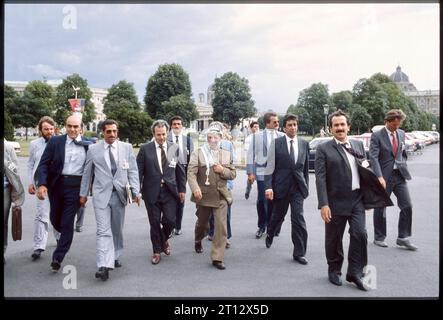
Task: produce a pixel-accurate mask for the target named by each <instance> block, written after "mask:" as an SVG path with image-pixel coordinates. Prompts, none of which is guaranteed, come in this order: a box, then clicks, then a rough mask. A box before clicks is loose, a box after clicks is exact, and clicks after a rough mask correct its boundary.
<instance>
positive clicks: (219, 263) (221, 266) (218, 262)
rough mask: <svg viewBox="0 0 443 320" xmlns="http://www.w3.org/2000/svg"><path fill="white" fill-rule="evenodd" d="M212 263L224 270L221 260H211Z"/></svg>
mask: <svg viewBox="0 0 443 320" xmlns="http://www.w3.org/2000/svg"><path fill="white" fill-rule="evenodd" d="M212 265H213V266H214V267H216V268H217V269H219V270H225V269H226V267H225V264H224V263H223V262H222V261H218V260H214V261H212Z"/></svg>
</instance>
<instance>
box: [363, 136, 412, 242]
mask: <svg viewBox="0 0 443 320" xmlns="http://www.w3.org/2000/svg"><path fill="white" fill-rule="evenodd" d="M396 137H397V141H398V149H397V154H395V155H394V154H393V151H392V143H391V140H390V137H389V135H388V132H387V131H386V129H385V128H383V129H381V130H379V131H376V132H374V133H373V134H372V135H371V144H370V147H369V156H370V158H371V160H372V167H373V169H374V173H375V174H376V175H377V177H383V178H384V179H385V181H386V192H387V193H388V195H390V194H391V193H392V192H394V194H395V196H396V197H397V202H398V206H399V207H400V216H399V221H398V238H401V239H404V238H408V237H410V236H411V233H412V232H411V229H412V204H411V197H410V196H409V190H408V185H407V183H406V180H410V179H411V175H410V174H409V171H408V167H407V164H406V160H407V154H406V148H405V133H404V131H403V130H401V129H398V130H397V133H396ZM394 165H395V166H396V169H394ZM374 237H375V240H379V241H383V240H384V239H385V238H386V208H376V209H374Z"/></svg>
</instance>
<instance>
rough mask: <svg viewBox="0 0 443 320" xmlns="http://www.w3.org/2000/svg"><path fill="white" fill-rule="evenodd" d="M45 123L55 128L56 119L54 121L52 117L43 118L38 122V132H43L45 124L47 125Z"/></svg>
mask: <svg viewBox="0 0 443 320" xmlns="http://www.w3.org/2000/svg"><path fill="white" fill-rule="evenodd" d="M45 122H47V123H49V124H50V125H51V126H53V127H54V128H55V121H54V119H52V118H51V117H48V116H44V117H41V118H40V120H39V122H38V131H40V132H42V129H43V123H45Z"/></svg>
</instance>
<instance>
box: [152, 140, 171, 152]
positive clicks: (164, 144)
mask: <svg viewBox="0 0 443 320" xmlns="http://www.w3.org/2000/svg"><path fill="white" fill-rule="evenodd" d="M154 143H155V149H156V150H157V149H158V147H160V144H159V143H157V140H155V139H154ZM163 146H165V147H166V149H168V142H167V141H165V143H163Z"/></svg>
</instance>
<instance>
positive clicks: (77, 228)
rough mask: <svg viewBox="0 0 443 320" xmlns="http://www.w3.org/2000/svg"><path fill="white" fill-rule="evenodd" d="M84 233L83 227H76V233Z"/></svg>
mask: <svg viewBox="0 0 443 320" xmlns="http://www.w3.org/2000/svg"><path fill="white" fill-rule="evenodd" d="M82 231H83V227H75V232H82Z"/></svg>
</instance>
